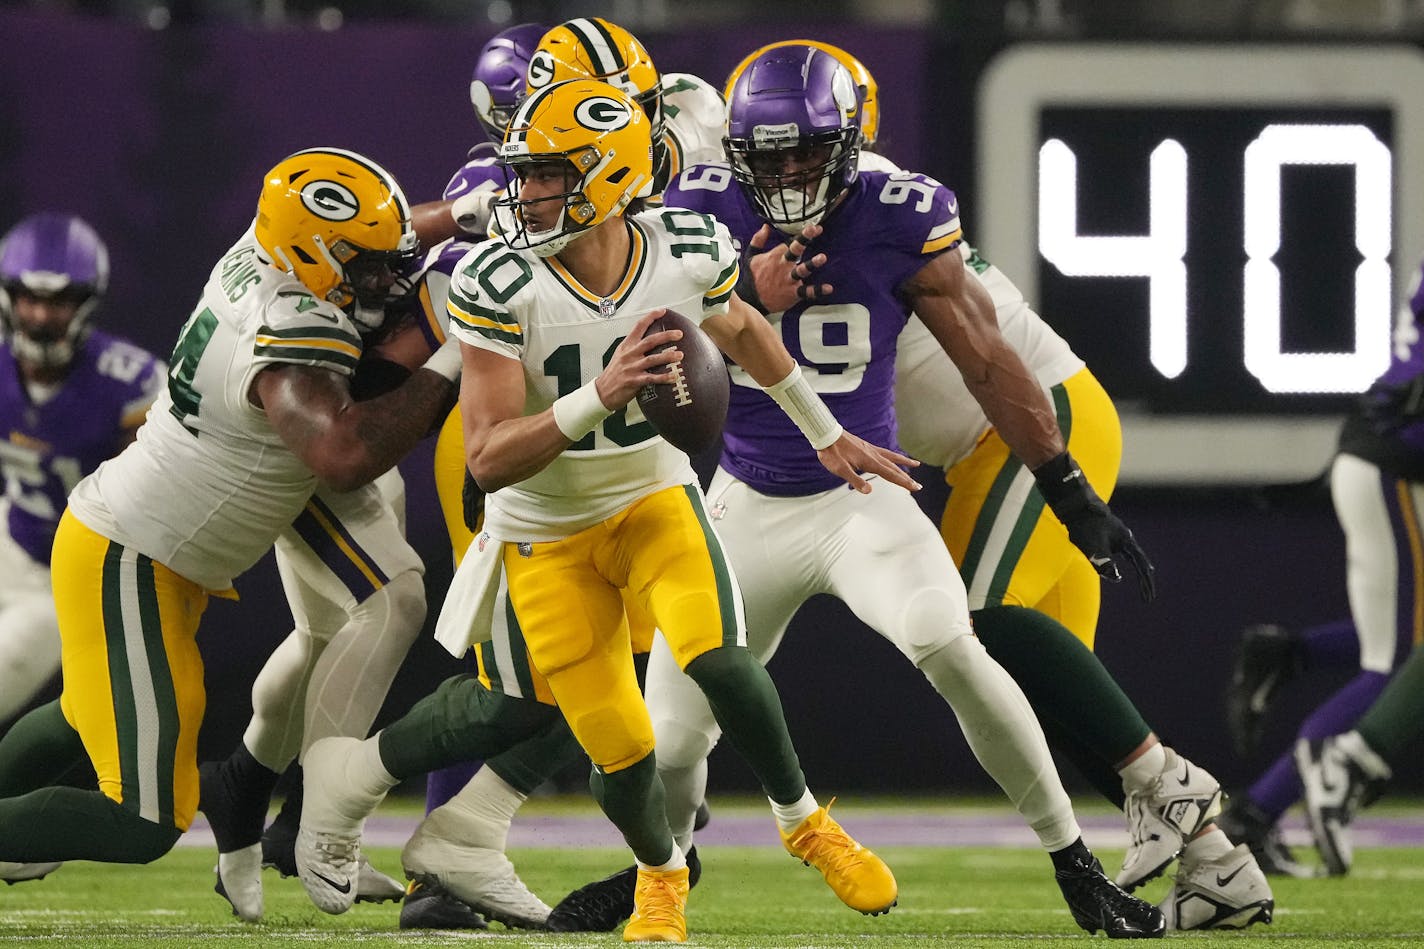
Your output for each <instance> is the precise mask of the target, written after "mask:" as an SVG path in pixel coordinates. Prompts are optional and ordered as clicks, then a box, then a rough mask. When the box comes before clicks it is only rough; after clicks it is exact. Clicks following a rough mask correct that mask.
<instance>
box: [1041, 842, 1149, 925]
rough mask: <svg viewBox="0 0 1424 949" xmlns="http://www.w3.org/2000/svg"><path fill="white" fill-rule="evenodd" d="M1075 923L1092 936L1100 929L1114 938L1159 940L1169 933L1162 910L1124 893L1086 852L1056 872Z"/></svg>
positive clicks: (1055, 875) (1055, 874)
mask: <svg viewBox="0 0 1424 949" xmlns="http://www.w3.org/2000/svg"><path fill="white" fill-rule="evenodd" d="M1054 878H1055V879H1057V881H1058V889H1059V890H1061V891H1062V892H1063V901H1064V902H1066V903H1067V904H1068V909H1069V911H1070V912H1071V913H1072V914H1073V921H1074V922H1076V923H1077V924H1078V925H1079V926H1080V927H1082V928H1083V929H1084V930H1086V931H1087V932H1088V933H1089V934H1092V933H1096V932H1097V931H1098V930H1099V929H1101V930H1102V931H1103V932H1104V933H1106V934H1107V935H1108V936H1109V937H1110V938H1112V939H1157V938H1160V937H1161V936H1162V935H1163V934H1164V933H1165V932H1166V931H1167V923H1166V921H1165V920H1164V919H1163V917H1162V911H1161V910H1159V909H1158V908H1157V907H1155V906H1153V905H1152V904H1151V903H1148V902H1147V901H1146V900H1140V899H1138V898H1137V897H1135V896H1131V895H1129V894H1127V893H1125V892H1123V891H1122V889H1121V888H1119V887H1118V885H1117V884H1116V883H1114V882H1113V881H1111V880H1109V879H1108V878H1107V875H1106V874H1104V873H1103V865H1102V864H1101V863H1099V862H1098V858H1097V857H1094V856H1093V855H1092V854H1091V853H1088V852H1087V850H1083V856H1079V857H1075V858H1074V860H1073V863H1072V865H1071V866H1068V867H1064V868H1062V869H1058V870H1055V871H1054Z"/></svg>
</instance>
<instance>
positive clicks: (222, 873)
mask: <svg viewBox="0 0 1424 949" xmlns="http://www.w3.org/2000/svg"><path fill="white" fill-rule="evenodd" d="M216 871H217V882H216V883H215V884H214V885H213V892H214V893H216V894H217V895H218V896H221V897H222V898H223V899H225V900H227V901H228V902H229V903H231V904H232V915H234V916H236V917H237V918H238V919H240V920H242V921H243V922H247V923H256V922H260V921H261V920H262V845H261V844H253V845H252V846H250V847H243V848H242V849H241V850H234V851H232V852H231V853H219V854H218V865H217V868H216Z"/></svg>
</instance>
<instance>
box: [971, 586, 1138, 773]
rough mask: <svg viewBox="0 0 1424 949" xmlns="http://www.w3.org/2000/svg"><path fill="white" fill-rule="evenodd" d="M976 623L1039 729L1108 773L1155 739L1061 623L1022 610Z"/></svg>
mask: <svg viewBox="0 0 1424 949" xmlns="http://www.w3.org/2000/svg"><path fill="white" fill-rule="evenodd" d="M972 615H973V618H974V631H975V632H976V633H977V634H978V635H979V641H980V642H982V643H983V644H984V648H985V650H987V651H988V653H989V655H990V656H992V657H993V658H994V659H995V660H996V661H997V662H998V663H999V665H1001V666H1003V667H1004V669H1005V671H1007V672H1008V673H1009V675H1010V676H1012V677H1013V679H1014V681H1015V682H1017V683H1018V684H1019V688H1021V689H1023V692H1024V695H1025V696H1027V697H1028V701H1029V704H1030V705H1032V706H1033V711H1034V714H1035V715H1037V716H1038V718H1039V721H1041V722H1047V721H1049V720H1051V721H1053V722H1054V723H1055V724H1056V725H1057V726H1058V727H1059V729H1061V731H1062V733H1063V734H1065V735H1067V736H1068V737H1069V738H1071V739H1075V740H1076V742H1077V744H1078V745H1079V746H1081V748H1083V749H1087V750H1089V751H1091V753H1092V754H1094V755H1096V756H1097V757H1098V758H1099V759H1100V760H1101V761H1102V762H1103V763H1104V764H1106V765H1108V767H1109V768H1111V766H1112V765H1115V764H1117V763H1118V762H1119V761H1121V760H1122V759H1123V758H1126V757H1127V756H1128V755H1129V754H1131V753H1132V752H1133V751H1135V750H1137V747H1138V746H1139V745H1141V744H1142V742H1143V741H1144V740H1146V738H1147V736H1148V735H1150V734H1151V733H1152V729H1151V728H1149V727H1148V725H1147V722H1145V721H1144V720H1143V718H1142V715H1141V714H1140V713H1139V712H1138V711H1137V708H1136V706H1134V705H1133V704H1132V700H1131V699H1129V698H1128V697H1127V695H1126V694H1124V693H1123V691H1122V689H1121V688H1120V687H1119V686H1118V684H1117V682H1115V681H1114V680H1113V677H1112V676H1111V675H1109V674H1108V671H1107V669H1104V668H1103V664H1102V663H1101V662H1100V661H1099V660H1098V657H1097V656H1095V655H1093V653H1092V651H1091V650H1089V649H1088V647H1087V646H1084V645H1083V643H1082V641H1081V640H1079V639H1078V637H1076V636H1074V635H1073V634H1072V633H1071V632H1069V631H1068V628H1067V627H1065V626H1064V625H1063V624H1062V623H1060V622H1058V621H1057V620H1055V619H1053V618H1052V617H1051V616H1047V615H1046V614H1044V613H1040V612H1039V611H1038V610H1031V609H1027V608H1025V607H1022V606H994V607H990V608H988V609H983V610H975V611H974V613H973V614H972ZM1080 753H1081V752H1080ZM1095 783H1096V782H1095Z"/></svg>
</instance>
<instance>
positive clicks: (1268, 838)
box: [1216, 798, 1320, 880]
mask: <svg viewBox="0 0 1424 949" xmlns="http://www.w3.org/2000/svg"><path fill="white" fill-rule="evenodd" d="M1216 826H1217V827H1220V828H1221V830H1222V832H1223V833H1225V834H1226V836H1227V839H1229V840H1230V841H1231V842H1232V843H1235V844H1245V845H1246V846H1247V847H1248V848H1250V850H1251V856H1253V857H1255V858H1256V865H1257V866H1258V867H1260V868H1261V872H1262V873H1264V874H1266V875H1267V876H1284V877H1294V878H1296V879H1301V880H1303V879H1308V878H1310V877H1315V876H1319V875H1320V874H1319V873H1317V872H1316V870H1315V868H1314V867H1311V866H1308V865H1306V864H1304V863H1301V862H1300V861H1299V860H1297V859H1296V858H1295V854H1293V853H1291V850H1290V848H1289V847H1287V846H1286V845H1285V841H1283V840H1281V832H1280V828H1278V827H1277V826H1276V825H1275V822H1274V821H1272V820H1270V819H1269V818H1268V817H1266V815H1265V814H1263V813H1262V812H1261V809H1260V808H1258V807H1257V806H1256V805H1254V804H1252V803H1251V802H1250V801H1248V800H1245V799H1244V798H1243V799H1242V800H1241V802H1240V803H1237V802H1236V801H1231V802H1229V803H1228V804H1227V806H1226V808H1225V809H1224V810H1223V811H1222V812H1221V816H1219V817H1218V818H1217V819H1216Z"/></svg>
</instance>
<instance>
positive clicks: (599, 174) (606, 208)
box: [495, 79, 653, 257]
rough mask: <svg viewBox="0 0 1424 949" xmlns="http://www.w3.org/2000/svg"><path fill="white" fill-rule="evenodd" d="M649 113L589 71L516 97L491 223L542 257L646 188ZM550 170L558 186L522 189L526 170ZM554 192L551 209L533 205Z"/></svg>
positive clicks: (541, 174) (541, 173)
mask: <svg viewBox="0 0 1424 949" xmlns="http://www.w3.org/2000/svg"><path fill="white" fill-rule="evenodd" d="M650 124H651V123H649V121H648V117H647V115H646V114H645V113H644V112H643V110H642V109H641V108H639V107H638V104H637V103H636V102H635V101H633V98H632V97H631V96H629V95H628V94H627V93H625V92H623V90H621V89H618V88H615V87H614V86H610V85H609V84H608V83H606V82H599V81H598V80H596V79H572V80H569V81H566V82H557V83H554V84H553V85H551V86H544V87H543V88H541V89H539V90H538V91H536V92H534V93H532V94H531V95H530V96H529V97H528V98H526V99H525V100H524V101H523V102H522V103H520V105H519V110H518V111H517V112H515V113H514V118H513V119H511V120H510V122H509V129H508V130H507V131H506V132H505V134H504V143H503V144H502V145H501V146H500V153H499V154H500V163H501V164H503V165H504V166H505V167H506V168H507V169H509V171H510V173H511V174H510V178H511V180H510V182H509V188H508V189H507V193H506V195H505V197H502V198H499V199H497V200H496V201H495V214H496V221H495V224H496V229H497V230H498V231H499V232H500V234H501V235H502V236H503V237H504V240H505V242H506V243H507V244H509V246H511V247H517V248H521V249H530V250H533V251H534V252H535V253H536V254H538V255H539V256H541V257H549V256H552V255H554V254H557V253H558V252H559V251H560V250H562V249H563V248H564V247H565V246H567V244H568V243H569V241H571V240H573V239H574V238H575V237H578V236H579V235H580V234H583V233H586V232H587V231H588V230H589V229H590V228H592V227H594V226H596V225H598V224H601V223H603V222H604V221H606V220H608V219H609V218H610V217H612V216H614V215H615V214H619V213H621V212H622V211H623V209H624V208H626V207H627V206H628V204H629V202H631V201H632V200H633V199H634V198H646V197H648V196H649V195H651V194H652V186H653V149H652V136H651V135H650V132H649V127H650ZM550 175H557V176H559V178H560V179H561V181H562V184H560V185H559V186H558V187H559V188H561V189H562V190H558V191H553V192H549V191H547V190H546V189H542V188H541V191H542V192H543V193H541V194H539V195H538V196H537V197H529V196H528V195H526V194H525V193H524V192H525V186H526V184H527V183H528V182H529V180H530V179H531V177H538V178H539V179H540V180H541V181H542V180H545V179H547V178H548V176H550ZM553 200H558V201H561V202H562V203H561V204H560V205H559V209H558V216H557V219H555V220H550V219H549V212H548V211H546V210H544V209H543V208H536V207H535V206H536V205H543V204H544V202H546V201H553Z"/></svg>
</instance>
